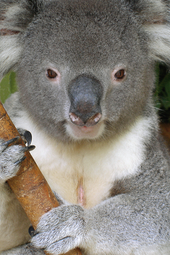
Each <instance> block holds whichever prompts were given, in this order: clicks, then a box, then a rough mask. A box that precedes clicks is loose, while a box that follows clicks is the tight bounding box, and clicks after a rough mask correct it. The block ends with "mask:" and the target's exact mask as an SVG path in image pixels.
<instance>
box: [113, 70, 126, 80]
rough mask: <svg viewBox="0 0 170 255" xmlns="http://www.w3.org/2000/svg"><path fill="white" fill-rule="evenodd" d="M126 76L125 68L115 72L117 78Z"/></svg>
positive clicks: (120, 78)
mask: <svg viewBox="0 0 170 255" xmlns="http://www.w3.org/2000/svg"><path fill="white" fill-rule="evenodd" d="M124 77H125V70H124V69H121V70H119V71H117V72H116V73H115V78H116V79H117V80H122V79H123V78H124Z"/></svg>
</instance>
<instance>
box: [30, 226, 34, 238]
mask: <svg viewBox="0 0 170 255" xmlns="http://www.w3.org/2000/svg"><path fill="white" fill-rule="evenodd" d="M28 233H29V234H30V236H31V237H33V236H35V230H34V228H33V226H31V227H29V229H28Z"/></svg>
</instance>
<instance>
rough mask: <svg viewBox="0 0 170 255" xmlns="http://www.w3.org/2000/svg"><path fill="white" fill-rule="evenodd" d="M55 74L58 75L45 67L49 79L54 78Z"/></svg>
mask: <svg viewBox="0 0 170 255" xmlns="http://www.w3.org/2000/svg"><path fill="white" fill-rule="evenodd" d="M57 76H58V74H57V73H56V72H55V71H53V70H51V69H47V77H48V78H49V79H55V78H56V77H57Z"/></svg>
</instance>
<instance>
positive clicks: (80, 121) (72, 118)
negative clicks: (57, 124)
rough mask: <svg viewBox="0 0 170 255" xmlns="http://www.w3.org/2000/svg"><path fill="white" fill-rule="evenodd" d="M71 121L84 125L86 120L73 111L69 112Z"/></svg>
mask: <svg viewBox="0 0 170 255" xmlns="http://www.w3.org/2000/svg"><path fill="white" fill-rule="evenodd" d="M69 117H70V120H71V122H73V123H74V124H75V125H78V126H84V122H83V121H82V120H81V119H80V117H78V116H77V115H76V114H75V113H73V112H71V113H70V114H69Z"/></svg>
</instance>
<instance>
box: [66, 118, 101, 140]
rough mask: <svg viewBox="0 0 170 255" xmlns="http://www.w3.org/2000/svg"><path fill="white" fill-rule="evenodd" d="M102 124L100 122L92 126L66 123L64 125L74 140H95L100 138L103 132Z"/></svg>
mask: <svg viewBox="0 0 170 255" xmlns="http://www.w3.org/2000/svg"><path fill="white" fill-rule="evenodd" d="M104 126H105V125H104V122H103V121H101V122H99V123H97V124H96V125H94V126H90V127H88V126H86V125H84V126H77V125H75V124H73V123H72V122H68V123H67V125H66V130H67V132H68V134H69V136H71V137H72V138H74V139H77V140H79V139H96V138H98V137H100V136H101V135H102V133H103V131H104Z"/></svg>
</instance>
